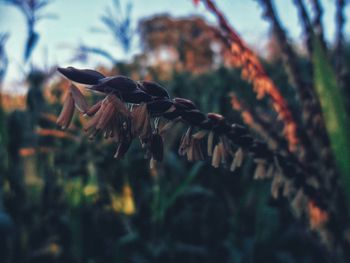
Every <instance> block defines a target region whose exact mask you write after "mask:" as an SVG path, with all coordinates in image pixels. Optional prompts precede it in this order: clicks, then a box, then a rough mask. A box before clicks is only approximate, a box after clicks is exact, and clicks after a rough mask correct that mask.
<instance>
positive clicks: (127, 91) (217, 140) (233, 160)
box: [57, 67, 324, 205]
mask: <svg viewBox="0 0 350 263" xmlns="http://www.w3.org/2000/svg"><path fill="white" fill-rule="evenodd" d="M58 71H59V72H60V73H61V74H63V75H64V76H65V77H66V78H68V79H70V80H71V81H73V82H77V83H81V84H85V85H87V89H88V90H90V91H93V92H98V93H101V94H103V95H104V98H103V99H102V100H101V101H99V102H97V103H96V104H94V105H92V106H89V105H88V103H87V102H86V100H85V97H84V96H83V94H82V93H81V92H80V90H79V89H78V88H77V87H76V86H74V85H71V86H70V88H69V90H68V94H67V96H66V99H65V102H64V105H63V109H62V112H61V114H60V116H59V117H58V119H57V124H58V125H59V126H61V128H62V129H66V128H68V126H69V124H70V123H71V120H72V118H73V114H74V111H75V109H77V110H78V111H79V112H81V113H82V114H83V115H84V116H86V117H87V118H88V121H87V124H86V125H85V127H84V130H85V132H86V134H87V135H88V136H89V138H91V139H93V138H94V137H95V136H96V134H98V133H102V134H103V135H104V137H105V138H111V139H113V141H115V142H116V144H117V150H116V153H115V158H122V157H123V156H124V155H125V153H126V152H127V150H128V149H129V147H130V145H131V142H132V141H133V140H134V139H135V138H139V140H140V142H141V144H142V147H143V148H145V149H146V156H148V157H149V158H150V164H151V166H153V165H154V164H155V162H160V161H162V159H163V154H164V150H163V140H164V137H165V134H166V131H168V130H170V129H171V127H172V126H173V125H174V124H175V123H176V122H179V121H181V122H183V123H184V124H186V125H187V126H188V129H187V131H186V132H185V133H184V135H183V136H182V138H181V142H180V147H179V150H178V152H179V154H180V155H181V156H186V157H187V159H188V160H189V161H198V160H208V161H210V162H211V164H212V166H214V167H219V166H224V167H227V168H228V169H230V170H231V171H234V170H236V169H237V168H239V167H240V166H241V165H242V163H243V161H244V156H245V155H247V154H250V155H252V156H253V159H254V162H255V163H256V169H255V173H254V178H255V179H263V178H272V179H273V183H272V189H271V191H272V195H273V196H274V197H278V196H279V195H280V194H283V195H284V196H288V198H294V197H297V196H298V198H299V199H300V196H301V194H300V191H302V196H304V197H308V198H310V199H312V200H315V202H316V201H317V202H318V204H319V205H322V204H324V203H323V201H322V200H323V198H321V196H320V193H321V192H322V191H321V190H320V189H319V186H315V185H314V184H312V183H309V182H308V180H307V178H311V177H310V176H309V175H310V174H309V171H307V170H305V169H304V167H300V165H299V164H297V163H296V162H295V161H294V160H289V159H286V157H282V156H281V155H279V154H278V153H276V152H272V151H270V150H269V149H268V146H267V144H266V143H265V142H262V141H259V140H256V139H254V138H253V137H252V136H251V135H250V134H249V132H248V130H247V129H246V128H245V127H243V126H241V125H238V124H230V123H228V122H227V120H226V119H225V118H224V117H223V116H222V115H219V114H216V113H208V114H204V113H202V112H201V111H200V110H199V109H198V108H197V107H196V105H195V104H194V103H193V102H192V101H191V100H188V99H184V98H174V99H171V98H170V96H169V93H168V92H167V91H166V89H165V88H163V87H162V86H160V85H159V84H157V83H155V82H149V81H134V80H132V79H130V78H127V77H125V76H112V77H105V76H103V75H102V74H100V73H99V72H97V71H94V70H87V69H84V70H79V69H75V68H73V67H68V68H58ZM160 120H162V121H160ZM160 123H161V124H160ZM298 192H299V195H297V193H298ZM299 199H298V200H299Z"/></svg>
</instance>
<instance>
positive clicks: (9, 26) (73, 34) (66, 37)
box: [0, 0, 350, 90]
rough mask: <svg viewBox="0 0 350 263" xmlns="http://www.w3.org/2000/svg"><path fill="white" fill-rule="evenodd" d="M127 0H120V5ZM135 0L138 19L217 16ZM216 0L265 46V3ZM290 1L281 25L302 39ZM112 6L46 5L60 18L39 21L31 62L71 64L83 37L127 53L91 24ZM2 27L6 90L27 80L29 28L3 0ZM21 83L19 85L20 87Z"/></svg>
mask: <svg viewBox="0 0 350 263" xmlns="http://www.w3.org/2000/svg"><path fill="white" fill-rule="evenodd" d="M127 1H128V0H120V2H121V4H122V5H124V4H125V3H126V2H127ZM333 1H334V0H323V1H321V2H322V3H323V6H324V9H325V16H324V20H323V23H324V25H325V29H326V37H327V39H329V40H330V41H331V40H332V39H333V35H334V22H333V21H334V12H335V10H334V6H333V4H332V2H333ZM131 2H132V3H133V7H134V8H133V18H134V20H135V21H137V20H138V19H140V18H142V17H146V16H150V15H154V14H158V13H169V14H171V15H173V16H187V15H190V14H197V15H203V16H205V17H206V18H207V19H208V20H209V21H211V22H212V23H215V19H214V17H213V16H212V15H211V14H210V13H209V12H208V11H206V10H205V9H204V7H203V6H202V5H201V6H199V7H194V5H193V3H192V1H191V0H131ZM216 2H217V4H218V6H219V8H220V9H221V10H223V11H224V13H225V15H226V17H227V18H228V19H229V20H230V22H231V23H232V24H233V25H234V27H235V28H236V29H237V31H238V32H239V33H240V34H241V36H242V37H243V38H244V39H245V40H246V41H247V42H248V43H249V44H250V45H251V46H254V47H255V48H256V49H257V50H258V51H260V52H263V50H264V43H265V41H264V40H266V36H267V33H268V32H269V25H268V23H267V22H266V21H264V20H263V19H262V18H261V9H260V7H259V5H258V4H257V2H256V1H254V0H217V1H216ZM292 2H293V1H292V0H275V3H276V7H277V10H278V12H279V15H280V17H281V20H282V21H283V25H284V26H285V27H286V28H288V31H289V34H290V36H291V37H292V38H294V39H296V40H299V39H300V38H301V36H302V34H301V30H300V26H299V22H298V17H297V13H296V10H295V7H294V6H293V5H292ZM306 2H307V1H306ZM108 6H112V0H98V1H97V0H96V1H93V0H54V1H53V2H52V3H51V4H50V5H49V7H48V8H47V12H49V13H54V14H56V15H57V16H58V18H57V19H54V20H44V21H42V22H39V24H38V27H37V30H38V31H39V32H40V41H39V45H38V46H37V48H36V49H35V51H34V53H33V55H32V61H33V64H34V65H39V66H43V67H44V65H45V64H48V65H60V66H68V65H72V64H71V63H70V60H71V58H72V57H73V56H74V53H73V51H72V47H75V46H77V45H78V44H79V43H85V44H89V45H91V46H99V47H103V48H105V49H107V50H109V51H112V52H113V53H114V54H115V55H116V57H118V58H121V59H122V58H124V57H125V56H124V55H123V54H122V51H121V49H120V48H118V47H117V46H115V44H114V42H113V41H112V39H111V37H109V36H108V35H103V34H96V33H95V34H94V33H93V32H91V28H93V27H98V26H101V22H100V21H99V18H100V16H101V15H102V14H103V13H104V11H105V9H106V8H107V7H108ZM345 12H346V16H347V18H348V19H350V7H349V5H348V6H347V8H346V10H345ZM349 24H350V22H348V23H346V30H345V31H346V35H347V36H349V35H350V25H349ZM4 31H5V32H9V33H10V39H9V41H8V43H7V45H6V51H7V53H8V54H9V58H10V67H9V70H8V73H7V75H6V78H5V90H8V89H9V87H11V89H13V86H14V85H13V84H14V83H19V82H20V81H21V80H23V77H24V73H23V72H25V70H28V66H24V62H23V49H24V42H25V39H26V28H25V21H24V19H23V17H22V16H21V14H20V13H19V12H18V11H17V10H16V9H15V8H13V7H11V6H8V5H3V4H0V32H4ZM106 63H107V61H105V60H102V59H101V58H100V57H95V58H94V59H92V60H91V61H89V63H88V64H84V65H81V64H78V63H76V64H73V66H77V67H79V66H80V67H93V66H96V65H98V64H106ZM20 86H21V85H19V84H18V85H17V87H20Z"/></svg>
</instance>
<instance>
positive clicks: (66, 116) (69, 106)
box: [56, 92, 74, 130]
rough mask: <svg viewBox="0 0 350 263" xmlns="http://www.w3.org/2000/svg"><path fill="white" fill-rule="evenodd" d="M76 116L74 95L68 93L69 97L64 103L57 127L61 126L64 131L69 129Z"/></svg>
mask: <svg viewBox="0 0 350 263" xmlns="http://www.w3.org/2000/svg"><path fill="white" fill-rule="evenodd" d="M73 115H74V100H73V97H72V93H71V92H68V94H67V97H66V99H65V101H64V103H63V108H62V111H61V114H60V116H58V118H57V121H56V123H57V125H58V126H60V127H61V128H62V129H63V130H65V129H67V128H68V127H69V125H70V123H71V121H72V119H73Z"/></svg>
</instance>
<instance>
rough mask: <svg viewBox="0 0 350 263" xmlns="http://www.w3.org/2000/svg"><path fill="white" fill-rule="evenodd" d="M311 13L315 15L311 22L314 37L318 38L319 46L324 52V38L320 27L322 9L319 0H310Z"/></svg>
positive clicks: (321, 26) (325, 47)
mask: <svg viewBox="0 0 350 263" xmlns="http://www.w3.org/2000/svg"><path fill="white" fill-rule="evenodd" d="M311 4H312V7H313V11H314V13H315V16H314V19H313V20H312V26H313V28H314V31H315V33H316V35H317V36H318V37H319V39H320V41H321V44H322V46H323V48H324V49H325V50H327V45H326V41H325V38H324V30H323V25H322V16H323V8H322V4H321V2H320V1H319V0H311Z"/></svg>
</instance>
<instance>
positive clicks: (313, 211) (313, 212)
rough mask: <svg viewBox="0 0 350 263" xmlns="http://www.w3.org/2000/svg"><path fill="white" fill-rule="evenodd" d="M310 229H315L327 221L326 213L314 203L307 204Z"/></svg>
mask: <svg viewBox="0 0 350 263" xmlns="http://www.w3.org/2000/svg"><path fill="white" fill-rule="evenodd" d="M308 210H309V216H310V227H311V229H317V228H319V227H321V226H323V225H324V224H325V223H326V222H327V221H328V213H327V212H326V211H323V210H321V209H320V208H319V207H318V206H316V204H315V202H314V201H312V200H311V201H309V202H308Z"/></svg>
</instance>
